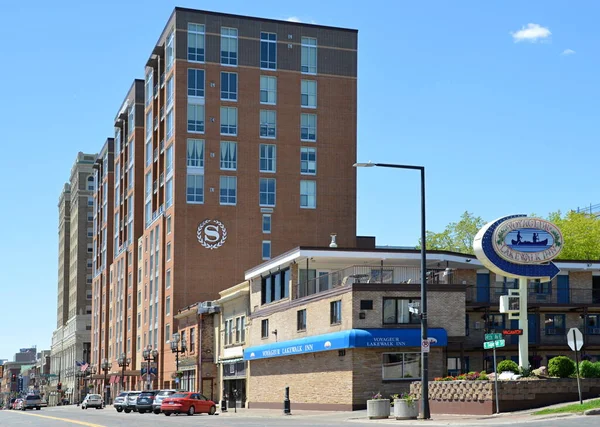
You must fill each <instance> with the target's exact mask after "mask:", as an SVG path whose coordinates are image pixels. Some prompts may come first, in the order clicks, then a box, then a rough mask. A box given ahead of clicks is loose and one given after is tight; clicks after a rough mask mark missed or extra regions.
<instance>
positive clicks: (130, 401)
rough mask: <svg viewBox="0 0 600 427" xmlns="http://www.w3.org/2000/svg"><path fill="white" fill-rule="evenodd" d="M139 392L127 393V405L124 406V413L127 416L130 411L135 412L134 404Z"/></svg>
mask: <svg viewBox="0 0 600 427" xmlns="http://www.w3.org/2000/svg"><path fill="white" fill-rule="evenodd" d="M140 393H141V392H140V391H131V392H129V393H127V397H126V400H127V404H126V405H125V408H124V410H125V413H126V414H128V413H130V412H131V411H134V412H135V411H137V409H135V404H136V403H137V398H138V396H139V395H140Z"/></svg>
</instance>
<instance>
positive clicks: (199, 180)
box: [186, 174, 204, 203]
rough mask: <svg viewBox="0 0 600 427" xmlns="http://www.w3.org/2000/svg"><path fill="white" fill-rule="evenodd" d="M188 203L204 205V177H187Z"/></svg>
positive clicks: (193, 175)
mask: <svg viewBox="0 0 600 427" xmlns="http://www.w3.org/2000/svg"><path fill="white" fill-rule="evenodd" d="M186 200H187V202H188V203H204V175H199V174H188V175H187V194H186Z"/></svg>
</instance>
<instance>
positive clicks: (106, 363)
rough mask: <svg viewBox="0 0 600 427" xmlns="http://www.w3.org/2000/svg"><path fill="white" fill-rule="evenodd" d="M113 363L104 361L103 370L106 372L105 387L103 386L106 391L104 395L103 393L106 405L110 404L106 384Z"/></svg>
mask: <svg viewBox="0 0 600 427" xmlns="http://www.w3.org/2000/svg"><path fill="white" fill-rule="evenodd" d="M110 366H111V363H110V362H109V361H108V359H106V358H105V359H102V365H101V368H102V370H103V371H104V385H103V387H102V388H103V389H104V393H102V394H103V395H104V404H105V405H106V404H107V403H108V399H107V398H108V396H107V390H108V386H107V384H106V377H107V376H108V371H109V369H110Z"/></svg>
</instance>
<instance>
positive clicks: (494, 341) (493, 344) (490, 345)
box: [483, 334, 506, 414]
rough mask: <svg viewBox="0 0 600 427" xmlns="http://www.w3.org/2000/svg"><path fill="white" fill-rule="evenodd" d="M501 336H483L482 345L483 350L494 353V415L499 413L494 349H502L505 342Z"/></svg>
mask: <svg viewBox="0 0 600 427" xmlns="http://www.w3.org/2000/svg"><path fill="white" fill-rule="evenodd" d="M501 338H502V334H485V340H486V341H485V342H484V343H483V348H484V350H489V349H492V351H493V352H494V372H495V375H494V394H495V395H496V413H497V414H499V413H500V400H499V399H498V372H496V367H497V366H498V365H497V364H496V348H499V347H504V346H505V345H506V342H505V341H504V340H503V339H501Z"/></svg>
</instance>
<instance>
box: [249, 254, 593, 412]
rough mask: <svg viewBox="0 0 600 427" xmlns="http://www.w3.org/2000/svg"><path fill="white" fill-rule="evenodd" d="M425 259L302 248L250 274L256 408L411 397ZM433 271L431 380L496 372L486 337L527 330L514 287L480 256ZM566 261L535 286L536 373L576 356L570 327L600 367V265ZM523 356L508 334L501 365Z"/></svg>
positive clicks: (435, 258)
mask: <svg viewBox="0 0 600 427" xmlns="http://www.w3.org/2000/svg"><path fill="white" fill-rule="evenodd" d="M419 262H420V254H419V252H418V251H411V250H388V249H376V248H373V249H337V248H336V249H334V248H311V247H298V248H296V249H293V250H291V251H288V252H286V253H284V254H282V255H280V256H278V257H276V258H274V259H272V260H270V261H267V262H265V263H263V264H261V265H259V266H257V267H255V268H253V269H251V270H248V271H247V272H246V279H247V280H248V281H249V282H250V314H249V315H248V320H247V323H246V325H247V328H248V330H247V332H246V336H247V339H246V342H245V347H244V359H245V360H246V361H247V362H248V363H249V367H248V371H247V374H248V380H247V390H246V395H247V404H248V406H249V407H259V408H260V407H263V408H281V407H282V401H283V396H284V389H285V387H286V386H289V387H290V399H291V400H292V402H293V403H292V404H293V407H295V408H297V409H331V410H344V409H357V408H362V407H364V406H365V405H366V400H367V399H368V398H370V397H371V396H372V395H374V394H376V393H377V392H380V393H382V394H383V395H384V396H386V395H390V394H393V393H400V392H403V391H407V390H408V387H409V384H410V382H411V381H413V380H415V379H418V378H419V377H420V360H421V354H420V342H421V341H420V319H419V317H418V315H414V314H412V313H411V312H410V310H408V307H409V304H411V305H412V304H414V303H418V302H419V301H420V285H419V282H420V269H419ZM427 265H428V272H427V277H428V285H427V288H428V319H429V334H428V336H429V337H430V338H435V340H434V341H433V342H432V343H431V352H430V356H429V357H430V364H429V379H430V380H433V379H434V378H435V377H442V376H445V375H448V374H451V375H456V374H458V373H464V372H469V371H473V370H476V371H481V370H486V371H487V372H492V371H493V369H494V368H493V364H492V363H491V351H484V350H483V342H484V334H485V333H488V332H496V333H501V332H502V331H503V329H510V328H518V326H519V325H518V324H516V323H515V322H516V321H510V320H508V318H507V315H506V314H501V313H499V311H498V310H499V308H498V305H499V304H498V302H499V298H500V296H501V295H506V294H507V293H508V290H509V289H511V288H513V287H514V286H515V284H514V282H512V281H510V280H507V279H505V278H503V277H500V276H497V275H495V274H492V273H490V272H489V271H487V270H485V269H483V268H482V266H481V264H480V263H479V261H478V260H477V259H475V258H474V257H473V256H471V255H463V254H458V253H452V252H438V251H431V252H430V253H428V255H427ZM557 266H558V267H559V268H560V269H561V272H560V274H559V275H558V276H557V277H556V278H555V279H554V280H552V282H549V283H539V281H534V280H532V281H530V283H529V289H528V302H529V303H528V307H529V312H530V314H529V322H528V328H529V337H530V338H529V340H530V364H531V366H532V367H537V366H539V365H540V364H544V365H545V364H546V363H547V361H548V360H549V359H550V358H552V357H554V356H556V355H562V354H566V355H569V354H570V351H569V348H568V346H567V342H566V341H567V340H566V335H565V334H566V331H567V330H568V329H569V328H571V327H578V328H580V330H581V331H582V332H583V333H584V337H585V344H584V350H583V354H584V357H585V358H589V359H591V360H600V339H599V337H600V328H599V325H600V324H599V322H598V320H599V319H600V308H599V306H598V302H600V275H598V276H597V275H595V273H593V272H592V271H594V270H596V271H597V270H598V269H599V268H600V263H593V262H587V261H573V262H572V261H561V262H557ZM517 356H518V349H517V337H510V336H507V337H506V347H504V348H502V349H500V350H498V359H499V360H502V359H505V358H511V359H517ZM517 360H518V359H517Z"/></svg>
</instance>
